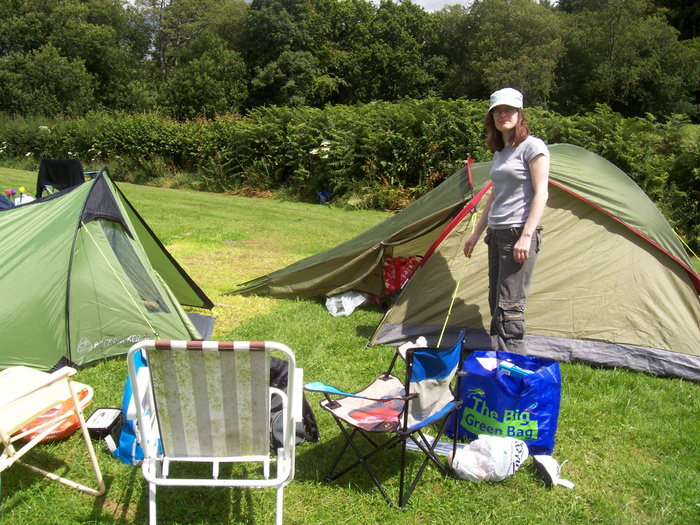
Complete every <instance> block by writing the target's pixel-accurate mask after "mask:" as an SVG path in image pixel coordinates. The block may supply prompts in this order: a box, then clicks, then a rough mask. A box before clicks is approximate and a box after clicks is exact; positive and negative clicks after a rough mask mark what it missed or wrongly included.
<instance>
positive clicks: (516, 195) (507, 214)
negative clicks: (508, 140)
mask: <svg viewBox="0 0 700 525" xmlns="http://www.w3.org/2000/svg"><path fill="white" fill-rule="evenodd" d="M538 155H546V156H547V157H549V150H548V149H547V145H546V144H545V143H544V141H543V140H542V139H538V138H537V137H533V136H532V135H530V136H529V137H528V138H526V139H525V140H524V141H523V142H522V143H520V145H519V146H518V147H515V148H514V147H513V146H506V147H505V148H503V150H501V151H497V152H495V153H494V156H493V166H492V167H491V180H492V181H493V193H494V200H493V203H492V204H491V211H490V212H489V227H490V228H494V229H505V228H512V227H514V226H522V225H523V224H525V221H527V217H528V215H530V205H531V204H532V199H533V197H534V195H535V189H534V187H533V186H532V178H531V176H530V162H531V161H532V160H533V159H534V158H535V157H537V156H538Z"/></svg>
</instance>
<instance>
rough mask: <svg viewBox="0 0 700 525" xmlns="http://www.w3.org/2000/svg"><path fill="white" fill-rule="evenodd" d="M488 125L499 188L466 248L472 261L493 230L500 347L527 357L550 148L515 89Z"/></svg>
mask: <svg viewBox="0 0 700 525" xmlns="http://www.w3.org/2000/svg"><path fill="white" fill-rule="evenodd" d="M485 124H486V131H487V136H486V145H487V146H488V148H489V149H490V150H491V152H492V153H494V157H493V167H492V168H491V173H490V177H491V181H492V182H493V187H492V189H491V192H490V194H489V196H488V199H487V200H486V204H485V206H484V211H483V213H482V215H481V218H480V219H479V222H478V224H477V226H476V228H475V231H474V233H473V234H472V236H471V237H469V239H467V241H466V242H465V244H464V255H465V256H467V257H471V255H472V251H473V250H474V247H475V246H476V244H477V243H478V242H479V239H480V238H481V235H482V234H483V233H484V230H487V233H486V238H485V242H486V244H487V245H488V256H489V307H490V309H491V336H492V338H494V339H495V341H494V343H495V344H494V346H496V348H497V349H498V350H505V351H508V352H514V353H518V354H526V353H527V350H526V347H525V302H526V299H527V292H528V289H529V288H530V280H531V279H532V272H533V270H534V268H535V260H536V259H537V252H538V251H539V249H540V244H541V242H542V234H541V230H542V226H540V220H541V219H542V214H543V213H544V208H545V205H546V204H547V198H548V196H549V193H548V190H547V185H548V181H549V150H548V149H547V146H546V145H545V143H544V142H543V141H542V140H541V139H538V138H536V137H533V136H531V135H530V128H529V127H528V125H527V123H526V121H525V112H524V111H523V95H522V93H520V92H519V91H517V90H515V89H513V88H505V89H501V90H499V91H496V92H495V93H493V94H492V95H491V106H490V107H489V111H488V113H487V114H486V119H485ZM487 227H488V229H487Z"/></svg>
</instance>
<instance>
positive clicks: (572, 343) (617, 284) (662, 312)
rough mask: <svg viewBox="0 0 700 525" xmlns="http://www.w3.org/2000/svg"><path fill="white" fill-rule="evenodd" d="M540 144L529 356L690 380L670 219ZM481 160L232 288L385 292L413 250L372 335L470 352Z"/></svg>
mask: <svg viewBox="0 0 700 525" xmlns="http://www.w3.org/2000/svg"><path fill="white" fill-rule="evenodd" d="M550 152H551V155H552V159H551V170H550V187H549V193H550V197H549V202H548V206H547V209H546V211H545V215H544V217H543V219H542V224H543V226H544V241H543V246H542V249H541V251H540V255H539V258H538V261H537V266H536V268H535V275H534V277H533V283H532V286H531V288H530V294H529V298H528V304H527V312H526V318H527V331H528V351H529V352H530V353H531V354H533V355H539V356H543V357H547V358H551V359H557V360H560V361H585V362H589V363H592V364H597V365H602V366H622V367H627V368H630V369H634V370H641V371H646V372H649V373H653V374H657V375H672V376H680V377H684V378H688V379H692V380H696V381H697V380H700V299H699V297H698V291H699V290H700V277H699V276H698V275H697V274H696V272H695V271H694V270H693V267H692V264H691V262H690V260H689V258H688V256H687V254H686V252H685V250H684V248H683V246H682V244H681V243H680V241H679V239H678V238H677V236H676V235H675V233H674V232H673V230H672V229H671V227H670V225H669V224H668V223H667V221H666V220H665V219H664V217H663V216H662V215H661V213H660V211H659V210H658V209H657V208H656V207H655V206H654V204H653V203H652V202H651V201H650V200H649V198H648V197H647V196H646V195H645V194H644V192H643V191H642V190H641V189H640V188H639V187H638V186H637V185H636V184H635V183H634V182H633V181H632V180H631V179H630V178H629V177H628V176H627V175H626V174H625V173H623V172H622V171H621V170H619V169H618V168H617V167H615V166H614V165H613V164H611V163H609V162H608V161H606V160H604V159H603V158H601V157H599V156H598V155H595V154H594V153H591V152H588V151H586V150H584V149H582V148H579V147H576V146H572V145H568V144H555V145H551V146H550ZM490 166H491V163H489V162H484V163H477V164H474V165H473V166H472V167H471V169H470V170H469V169H467V168H464V169H462V170H460V171H459V172H457V173H456V174H454V175H453V176H452V177H450V178H448V179H447V180H446V181H445V182H443V183H442V184H441V185H440V186H438V187H437V188H435V189H434V190H433V191H431V192H429V193H428V194H426V195H424V196H423V197H421V198H420V199H418V200H417V201H415V202H414V203H412V204H411V205H410V206H408V207H407V208H406V209H404V210H403V211H401V212H400V213H398V214H396V215H395V216H393V217H391V218H389V219H388V220H386V221H384V222H382V223H381V224H379V225H377V226H375V227H374V228H371V229H370V230H368V231H367V232H365V233H363V234H361V235H359V236H357V237H355V238H354V239H351V240H349V241H347V242H345V243H343V244H341V245H339V246H336V247H335V248H331V249H329V250H326V251H324V252H322V253H319V254H316V255H314V256H312V257H308V258H306V259H303V260H301V261H298V262H297V263H294V264H292V265H290V266H288V267H287V268H283V269H281V270H279V271H277V272H273V273H271V274H269V275H267V276H264V277H261V278H258V279H256V280H254V281H251V282H250V283H247V284H245V285H243V286H242V287H241V288H239V289H237V290H235V291H234V293H258V294H269V295H272V296H274V297H290V298H291V297H313V296H317V295H326V296H331V295H335V294H340V293H343V292H345V291H348V290H356V291H360V292H365V293H370V294H374V295H377V296H382V295H383V265H384V261H385V260H386V259H388V258H391V257H405V256H410V255H415V256H418V257H422V259H421V264H420V266H419V267H418V269H417V270H416V271H415V273H414V274H413V276H412V278H411V279H410V280H409V281H408V283H407V284H406V285H405V286H404V288H403V290H402V291H401V294H400V295H399V297H398V298H397V300H396V302H395V304H394V305H393V306H392V308H391V309H390V310H389V311H388V312H387V313H386V315H385V316H384V319H382V321H381V323H380V324H379V326H378V327H377V330H376V331H375V333H374V334H373V336H372V337H371V339H370V344H398V343H401V342H403V341H406V340H415V338H416V337H418V336H419V335H423V336H425V337H427V338H428V341H430V342H436V341H437V340H438V339H439V338H440V337H449V336H450V334H452V333H455V332H456V331H457V330H459V329H467V331H468V335H467V339H466V340H467V343H468V344H469V345H470V346H471V347H472V348H488V347H489V345H490V341H489V338H488V335H487V332H486V330H487V327H488V326H489V324H490V314H489V309H488V299H487V297H488V296H487V288H488V279H487V276H486V275H487V274H486V272H487V261H486V246H485V245H484V244H483V243H480V245H479V247H478V248H477V250H475V252H474V254H473V256H472V258H471V259H469V261H468V262H466V264H465V259H464V255H463V253H462V246H463V244H464V240H465V239H466V237H467V236H468V235H470V233H471V231H472V230H471V228H472V224H473V221H472V218H475V217H476V216H477V214H478V212H479V211H480V205H481V204H482V201H481V198H482V197H483V195H485V194H486V193H487V191H488V181H489V178H488V174H489V170H490ZM470 180H471V182H470ZM458 283H459V286H457V285H458ZM455 289H456V290H457V291H456V294H455V298H454V303H453V304H452V296H453V293H454V292H455ZM450 308H451V309H450ZM448 312H449V315H448Z"/></svg>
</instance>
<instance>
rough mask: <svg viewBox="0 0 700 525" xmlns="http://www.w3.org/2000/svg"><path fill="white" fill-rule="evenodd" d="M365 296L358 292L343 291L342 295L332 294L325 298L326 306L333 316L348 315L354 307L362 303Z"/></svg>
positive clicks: (365, 299)
mask: <svg viewBox="0 0 700 525" xmlns="http://www.w3.org/2000/svg"><path fill="white" fill-rule="evenodd" d="M366 301H367V296H366V295H364V294H361V293H358V292H345V293H344V294H343V295H334V296H333V297H328V298H327V299H326V308H327V309H328V311H329V312H330V313H331V315H332V316H333V317H338V316H341V315H346V316H347V315H350V314H351V313H352V312H353V311H355V308H357V307H358V306H361V305H363V304H364V303H365V302H366Z"/></svg>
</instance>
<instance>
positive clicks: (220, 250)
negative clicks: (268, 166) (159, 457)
mask: <svg viewBox="0 0 700 525" xmlns="http://www.w3.org/2000/svg"><path fill="white" fill-rule="evenodd" d="M35 184H36V174H35V173H28V172H24V171H18V170H10V169H2V168H0V188H1V189H5V188H10V187H15V188H16V187H18V186H20V185H24V186H25V187H26V188H27V189H29V190H30V191H31V192H32V193H33V190H34V186H35ZM119 186H120V188H121V189H122V191H123V192H124V193H125V194H126V195H127V197H128V198H129V200H131V202H132V203H133V204H134V206H135V207H136V209H137V210H138V211H139V213H140V214H141V215H142V216H143V217H144V219H145V220H146V221H147V222H148V224H149V225H150V226H151V227H152V229H153V230H154V231H155V232H156V234H157V235H158V236H159V237H160V239H161V240H162V242H163V243H164V244H165V246H166V247H167V248H168V249H169V250H170V252H171V253H172V254H173V256H174V257H175V258H176V259H177V260H178V261H179V262H180V264H181V265H182V266H183V267H184V268H185V269H186V270H187V271H188V272H189V273H190V275H191V276H192V277H193V278H194V280H195V281H196V282H197V283H198V284H199V285H200V286H201V287H202V288H203V289H204V291H205V292H206V293H207V294H208V295H209V296H210V297H211V298H212V300H213V301H214V302H215V303H216V304H217V306H216V307H215V308H214V311H213V314H214V315H215V316H216V318H217V323H216V326H215V333H214V338H215V339H221V340H224V339H240V340H247V339H251V340H258V339H267V340H276V341H279V342H282V343H285V344H286V345H288V346H289V347H290V348H291V349H292V350H293V351H294V352H295V353H296V355H297V359H298V363H299V365H300V366H301V367H303V368H304V372H305V380H306V381H317V380H319V381H324V382H330V383H333V384H335V385H337V386H339V387H341V388H344V389H358V388H360V387H361V386H363V385H364V384H366V383H367V382H368V381H370V380H371V379H372V378H373V377H374V375H375V374H376V373H377V372H379V371H381V370H382V368H383V367H385V366H386V365H387V364H388V359H389V357H390V355H391V353H392V352H393V349H389V348H385V347H376V348H367V349H365V348H364V347H365V343H366V342H367V339H368V337H369V336H370V334H371V332H372V331H373V329H374V327H375V326H376V324H377V323H378V322H379V320H380V319H381V316H382V312H381V311H380V310H379V309H375V308H366V309H360V310H358V311H356V312H355V313H353V314H352V315H351V316H350V317H347V318H346V317H342V318H334V317H332V316H331V315H330V314H329V313H328V312H327V310H326V308H325V306H324V304H323V302H322V301H321V300H299V301H292V300H276V299H270V298H261V297H237V296H225V295H223V293H224V292H226V291H229V290H231V289H233V288H234V287H235V286H236V285H237V284H239V283H241V282H244V281H246V280H248V279H252V278H255V277H258V276H260V275H263V274H266V273H269V272H270V271H273V270H276V269H279V268H281V267H283V266H286V265H288V264H290V263H292V262H294V261H296V260H298V259H300V258H303V257H305V256H308V255H310V254H313V253H316V252H318V251H320V250H322V249H325V248H328V247H331V246H334V245H336V244H338V243H340V242H342V241H343V240H346V239H349V238H351V237H353V236H354V235H356V234H358V233H359V232H362V231H364V230H366V229H367V228H369V227H371V226H373V225H374V224H377V223H378V222H380V221H381V220H383V219H384V218H385V217H386V214H382V213H377V212H359V211H347V210H341V209H336V208H333V207H322V206H316V205H306V204H298V203H288V202H278V201H276V200H272V199H248V198H242V197H235V196H227V195H213V194H206V193H199V192H190V191H183V190H171V189H162V188H152V187H143V186H134V185H129V184H119ZM37 322H41V320H37ZM561 369H562V377H563V386H562V402H561V412H560V417H559V429H558V433H557V441H556V447H555V450H554V454H553V455H554V457H555V458H557V459H558V460H559V461H560V462H561V461H563V460H569V463H568V464H567V465H566V467H565V468H564V471H563V474H562V477H564V478H566V479H569V480H571V481H572V482H573V483H575V484H576V487H575V488H574V489H573V490H567V489H564V488H556V489H553V490H548V489H547V488H546V487H545V486H544V484H543V482H542V480H541V479H540V478H539V477H538V475H537V474H536V473H535V471H534V469H533V467H532V462H531V460H528V462H527V463H526V464H525V465H524V466H523V467H522V468H521V469H520V471H519V472H517V473H516V474H515V475H514V476H512V477H510V478H508V479H507V480H505V481H503V482H501V483H481V484H474V483H470V482H467V481H463V480H459V479H443V478H442V477H441V476H440V475H439V474H438V472H437V470H436V469H435V468H432V467H429V468H428V470H427V471H426V473H425V474H424V476H423V480H422V481H421V483H420V484H419V485H418V487H417V489H416V492H415V493H414V495H413V496H412V498H411V502H410V503H409V506H408V507H407V510H406V511H404V512H401V511H396V510H391V509H390V508H388V506H387V505H386V504H385V502H384V500H383V498H382V497H381V495H380V494H379V492H378V491H377V490H376V489H375V488H374V485H373V484H372V482H371V480H370V479H369V477H368V476H367V475H366V474H365V473H364V471H363V470H359V469H356V471H355V472H353V473H351V474H349V475H347V476H346V477H344V478H341V480H339V481H336V482H333V483H330V484H328V483H326V482H324V481H323V479H322V478H323V475H324V474H325V472H326V470H327V468H328V467H329V462H330V461H331V460H332V458H331V456H332V454H334V453H335V451H336V450H337V449H338V447H339V446H340V444H341V440H340V439H339V436H338V430H337V427H336V426H335V424H334V423H333V422H332V420H331V418H330V416H328V415H327V414H325V413H324V412H323V411H322V410H321V409H320V408H317V402H318V400H319V397H318V396H317V395H308V396H307V397H308V398H309V401H310V402H311V404H312V406H313V407H316V410H315V413H316V419H317V421H318V423H319V427H320V431H321V440H320V442H318V443H305V444H303V445H302V446H301V447H299V449H298V450H297V469H296V477H295V480H294V482H293V483H292V484H291V485H290V486H289V487H287V488H286V489H285V497H284V507H285V510H284V518H285V523H290V524H291V523H295V524H321V523H323V524H336V523H352V524H357V523H361V524H397V523H411V524H423V523H425V524H428V523H446V522H454V521H456V522H458V523H474V524H501V523H515V524H562V523H567V524H578V523H604V524H635V525H636V524H656V523H668V524H686V523H687V524H694V523H700V490H699V488H700V448H699V447H698V436H699V435H700V385H698V384H695V383H691V382H688V381H683V380H680V379H668V378H657V377H652V376H649V375H646V374H642V373H637V372H630V371H627V370H621V369H615V370H612V369H594V368H591V367H589V366H586V365H581V364H566V363H562V365H561ZM125 378H126V365H125V360H124V358H117V359H112V360H109V361H106V362H100V363H96V364H93V365H89V366H87V367H85V368H83V369H81V370H80V371H79V372H78V375H77V380H78V381H81V382H85V383H88V384H90V385H91V386H92V387H93V388H94V390H95V397H94V400H93V403H92V406H91V407H90V408H89V409H88V411H87V412H88V414H89V413H90V412H91V411H92V408H97V407H118V406H120V405H121V397H122V391H123V387H124V381H125ZM81 443H82V441H81V440H80V439H79V438H78V436H77V435H74V436H72V437H71V438H70V439H68V440H66V441H64V442H60V443H55V444H47V445H43V446H41V447H39V448H38V449H35V451H34V452H33V453H32V455H31V458H30V461H31V460H34V461H37V462H42V463H44V464H47V465H52V466H54V465H55V466H58V469H59V470H60V471H62V472H64V473H68V475H69V476H75V477H77V478H79V479H81V480H82V481H83V482H84V483H87V484H91V483H92V478H91V471H90V468H89V462H88V461H86V457H85V456H84V455H83V448H84V447H81ZM95 444H96V449H97V453H98V458H99V461H100V465H101V468H102V470H103V474H104V476H105V480H106V484H107V491H106V493H105V495H103V496H101V497H99V498H94V497H92V496H89V495H86V494H82V493H79V492H77V491H73V490H71V489H68V488H66V487H63V486H60V485H59V484H57V483H53V482H48V481H46V480H45V479H44V478H42V477H40V476H37V475H35V474H33V473H31V472H30V471H28V470H26V469H24V468H23V467H21V466H15V467H13V468H11V469H10V470H8V471H6V472H3V473H2V479H1V482H2V484H1V486H0V490H1V494H0V497H1V505H0V513H1V516H0V521H1V522H2V524H3V525H14V524H18V525H19V524H29V523H37V524H52V523H56V524H61V525H63V524H66V523H69V524H70V523H146V522H147V520H148V496H147V491H146V485H145V483H144V482H143V478H142V476H141V472H140V470H139V469H138V468H136V467H129V466H126V465H123V464H122V463H120V462H119V461H117V460H116V459H114V458H113V457H112V456H111V454H110V453H109V451H108V450H107V448H106V446H105V444H104V443H103V442H96V443H95ZM392 452H393V451H392ZM392 452H389V453H386V454H384V456H383V458H382V459H381V462H382V465H383V470H382V475H381V477H382V479H383V480H384V481H385V482H386V483H387V486H388V489H389V491H390V495H392V496H395V494H396V492H398V470H397V465H398V459H397V458H398V456H397V455H396V454H393V453H392ZM412 457H415V459H416V461H411V463H410V465H411V467H413V468H417V465H418V461H417V460H418V459H419V456H418V455H417V454H416V455H415V456H412ZM158 507H159V522H160V523H182V524H185V523H202V524H204V523H206V524H215V523H246V524H254V523H257V524H262V523H272V522H273V520H274V492H273V491H271V490H253V491H248V490H238V489H236V490H223V489H221V490H220V489H206V490H204V489H159V491H158Z"/></svg>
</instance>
